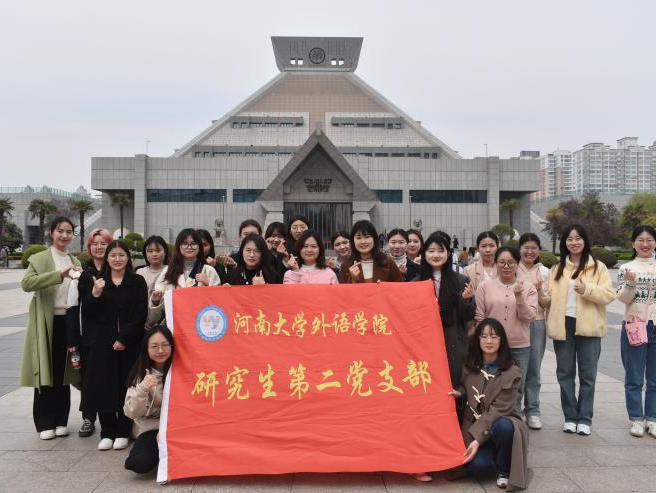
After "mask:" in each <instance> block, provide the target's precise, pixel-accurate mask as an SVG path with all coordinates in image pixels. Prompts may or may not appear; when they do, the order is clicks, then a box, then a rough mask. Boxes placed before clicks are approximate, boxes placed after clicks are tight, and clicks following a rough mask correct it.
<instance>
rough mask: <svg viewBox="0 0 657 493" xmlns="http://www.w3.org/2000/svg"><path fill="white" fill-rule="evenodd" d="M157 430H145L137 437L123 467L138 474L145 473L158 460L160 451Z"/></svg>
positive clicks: (156, 463)
mask: <svg viewBox="0 0 657 493" xmlns="http://www.w3.org/2000/svg"><path fill="white" fill-rule="evenodd" d="M157 432H158V430H151V431H145V432H144V433H142V434H141V435H139V436H138V437H137V440H136V441H135V443H134V444H133V446H132V449H130V454H129V455H128V458H127V459H126V460H125V468H126V469H128V470H130V471H134V472H136V473H138V474H146V473H147V472H150V471H151V470H153V469H154V468H155V467H157V465H158V463H159V462H160V451H159V449H158V446H157Z"/></svg>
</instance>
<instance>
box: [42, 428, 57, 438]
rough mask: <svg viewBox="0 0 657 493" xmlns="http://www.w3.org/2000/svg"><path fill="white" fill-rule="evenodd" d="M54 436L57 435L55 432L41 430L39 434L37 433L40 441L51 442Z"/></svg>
mask: <svg viewBox="0 0 657 493" xmlns="http://www.w3.org/2000/svg"><path fill="white" fill-rule="evenodd" d="M56 436H57V435H55V430H43V431H42V432H41V433H39V438H40V439H41V440H52V439H53V438H55V437H56Z"/></svg>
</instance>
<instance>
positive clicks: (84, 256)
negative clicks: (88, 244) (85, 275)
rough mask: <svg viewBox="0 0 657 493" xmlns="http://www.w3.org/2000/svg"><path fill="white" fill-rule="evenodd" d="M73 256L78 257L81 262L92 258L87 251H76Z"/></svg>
mask: <svg viewBox="0 0 657 493" xmlns="http://www.w3.org/2000/svg"><path fill="white" fill-rule="evenodd" d="M73 256H74V257H75V258H76V259H78V260H79V261H80V263H81V264H84V263H86V262H89V259H91V257H90V256H89V254H88V253H87V252H80V253H74V254H73Z"/></svg>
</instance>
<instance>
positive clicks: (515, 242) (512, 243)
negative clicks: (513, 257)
mask: <svg viewBox="0 0 657 493" xmlns="http://www.w3.org/2000/svg"><path fill="white" fill-rule="evenodd" d="M519 245H520V243H519V242H518V240H508V241H507V242H506V243H505V244H504V246H509V247H516V248H518V246H519Z"/></svg>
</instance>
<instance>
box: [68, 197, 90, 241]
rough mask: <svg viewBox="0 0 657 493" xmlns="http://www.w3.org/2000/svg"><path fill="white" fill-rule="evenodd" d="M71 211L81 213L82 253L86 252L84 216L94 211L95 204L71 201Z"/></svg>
mask: <svg viewBox="0 0 657 493" xmlns="http://www.w3.org/2000/svg"><path fill="white" fill-rule="evenodd" d="M71 210H72V211H78V212H79V213H80V251H81V252H83V251H84V215H85V214H86V213H87V212H91V211H93V210H94V203H93V202H92V201H91V200H86V199H82V200H71Z"/></svg>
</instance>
